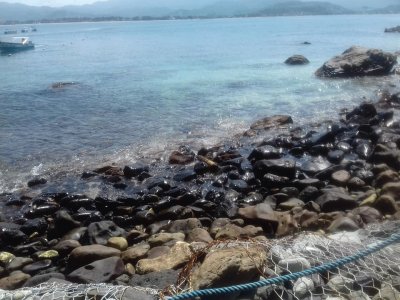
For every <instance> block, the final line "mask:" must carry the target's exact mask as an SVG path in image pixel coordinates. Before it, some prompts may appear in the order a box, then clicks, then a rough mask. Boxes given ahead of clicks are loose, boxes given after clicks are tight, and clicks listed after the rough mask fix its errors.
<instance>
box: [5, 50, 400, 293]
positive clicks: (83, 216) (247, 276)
mask: <svg viewBox="0 0 400 300" xmlns="http://www.w3.org/2000/svg"><path fill="white" fill-rule="evenodd" d="M353 50H354V49H353ZM355 51H358V52H357V53H359V51H360V49H359V48H357V49H355ZM347 53H348V52H347ZM347 53H345V55H346V54H347ZM370 53H371V55H373V56H374V57H376V56H377V52H376V51H372V52H370ZM357 55H358V54H357ZM358 57H360V55H358ZM388 60H389V61H390V62H391V63H393V58H392V57H391V56H390V57H389V59H388ZM388 60H385V63H386V62H387V61H388ZM358 61H359V60H358ZM336 63H337V59H336V62H335V64H336ZM339 65H340V64H339ZM343 65H345V64H342V66H343ZM368 67H374V66H372V65H371V64H368ZM375 69H376V68H375ZM386 69H388V68H387V67H386V66H385V70H386ZM354 70H355V69H351V72H353V73H354ZM320 72H322V71H320ZM378 72H379V74H380V72H381V71H378ZM328 73H329V74H333V71H332V69H329V72H325V71H324V74H323V75H321V76H324V77H326V76H327V74H328ZM364 73H365V74H369V73H371V72H368V71H364ZM372 73H373V72H372ZM338 74H341V75H340V76H342V74H343V73H342V72H341V71H339V72H338ZM373 74H375V73H373ZM392 76H396V75H392ZM333 77H335V76H333ZM399 107H400V92H399V91H396V90H393V91H392V92H390V93H383V95H382V97H381V99H380V100H379V101H378V102H376V103H372V102H363V103H362V104H360V105H359V106H357V107H355V108H352V109H350V110H343V111H341V112H340V115H339V117H338V118H333V119H332V120H331V121H329V122H326V123H323V124H309V125H308V126H303V127H298V126H296V125H294V122H293V120H292V118H291V117H290V116H285V115H279V116H271V117H266V118H264V119H262V120H259V121H257V122H255V123H254V124H252V125H251V126H250V128H249V130H248V131H246V132H245V133H244V134H243V137H241V138H239V139H238V141H237V142H236V143H232V144H225V145H216V146H214V147H211V148H207V149H206V148H203V149H198V150H197V151H193V150H192V149H189V148H188V147H180V148H179V149H177V151H174V152H173V153H171V155H170V157H169V162H168V164H167V165H165V166H160V165H146V164H143V163H140V162H137V163H134V164H131V165H126V166H116V165H110V166H102V167H100V168H98V169H96V170H88V171H87V172H84V173H83V174H82V176H81V178H80V179H79V181H81V182H82V184H83V185H84V186H87V187H89V186H96V187H100V188H99V189H97V192H96V193H95V195H94V194H93V193H92V192H90V193H89V192H88V193H86V192H87V191H88V190H82V192H81V193H77V192H73V193H71V192H70V191H68V190H66V189H65V188H63V187H62V186H59V189H58V190H56V191H51V190H48V189H47V190H46V186H48V185H49V184H50V182H47V180H46V179H44V178H34V179H32V180H31V181H29V182H28V183H27V186H28V187H27V189H26V190H24V191H20V192H16V193H12V194H2V195H0V202H1V203H2V204H1V205H2V206H3V209H2V211H3V214H2V215H1V216H0V218H1V221H2V222H0V228H1V231H0V241H1V243H0V245H1V246H0V248H1V249H0V251H1V252H0V289H3V290H14V289H17V288H21V287H31V286H35V285H37V284H40V283H44V282H46V283H54V282H55V283H60V284H63V283H111V284H117V285H131V286H143V287H154V288H157V289H160V290H162V289H164V288H165V287H167V286H169V285H172V284H175V283H176V281H177V279H178V277H179V273H180V272H181V271H182V270H183V271H185V269H182V268H184V267H185V266H186V265H187V264H188V263H189V262H193V260H192V259H193V257H194V256H197V257H198V260H197V263H198V267H197V268H195V271H194V272H192V274H186V275H187V276H189V277H190V278H191V279H190V283H191V287H192V288H194V289H201V288H206V287H218V286H224V285H229V284H237V283H243V282H249V281H253V280H257V279H258V278H259V277H260V273H259V272H258V271H257V268H258V267H259V266H261V265H263V264H264V263H265V260H266V256H267V254H266V253H262V251H261V252H260V250H259V249H258V248H257V247H256V246H255V247H254V248H251V247H250V248H248V249H246V250H243V248H240V247H233V248H228V249H217V250H216V251H212V252H210V253H208V254H207V255H200V254H199V253H203V254H204V252H202V251H203V250H202V249H207V248H208V247H210V245H214V244H215V243H217V241H226V240H234V241H237V240H246V239H252V240H254V241H260V242H263V241H267V240H269V239H274V238H277V237H284V236H289V235H291V234H294V233H298V232H301V231H319V232H321V231H323V232H325V233H336V232H341V231H356V230H358V229H360V228H363V227H365V226H366V225H368V224H371V223H374V222H379V221H382V220H389V219H390V220H396V219H399V218H400V209H399V204H400V200H399V199H400V175H399V170H400V122H399V121H398V118H397V116H396V115H397V113H398V108H399ZM277 263H278V264H282V265H285V264H286V265H287V264H289V262H285V261H280V262H279V261H278V262H277ZM292 263H293V265H296V264H297V265H298V261H295V262H292ZM306 264H310V262H307V263H306ZM294 268H295V267H294ZM234 270H235V271H234ZM289 271H295V270H294V269H293V270H289ZM183 273H184V272H183ZM183 273H182V274H183ZM232 273H234V274H235V275H234V276H227V274H228V275H229V274H230V275H231V274H232ZM210 274H211V275H210ZM397 276H400V272H399V273H398V274H397ZM185 288H188V286H183V287H181V289H185ZM378 291H379V289H378V288H377V289H375V290H373V291H371V292H370V294H369V296H370V297H371V299H375V298H374V297H375V296H376V295H377V293H378ZM236 296H239V295H236ZM136 297H138V296H136ZM146 297H148V298H146ZM255 297H259V298H255ZM260 297H261V296H255V295H253V296H252V297H251V298H240V299H275V298H268V297H267V296H265V298H262V297H261V298H260ZM303 298H304V297H303ZM130 299H136V298H135V296H132V297H131V298H130ZM138 299H139V298H138ZM140 299H154V296H144V295H142V296H140ZM232 299H235V298H232ZM377 299H378V298H377ZM393 299H395V298H393Z"/></svg>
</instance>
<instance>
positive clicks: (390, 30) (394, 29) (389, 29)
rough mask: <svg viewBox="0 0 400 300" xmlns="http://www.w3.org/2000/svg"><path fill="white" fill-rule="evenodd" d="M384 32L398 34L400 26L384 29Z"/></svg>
mask: <svg viewBox="0 0 400 300" xmlns="http://www.w3.org/2000/svg"><path fill="white" fill-rule="evenodd" d="M385 32H400V26H396V27H391V28H385Z"/></svg>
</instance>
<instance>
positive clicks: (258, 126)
mask: <svg viewBox="0 0 400 300" xmlns="http://www.w3.org/2000/svg"><path fill="white" fill-rule="evenodd" d="M292 123H293V120H292V117H291V116H287V115H274V116H271V117H266V118H263V119H261V120H258V121H256V122H254V123H253V124H252V125H251V126H250V129H252V130H267V129H271V128H274V127H278V126H282V125H287V124H292Z"/></svg>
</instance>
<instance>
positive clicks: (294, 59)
mask: <svg viewBox="0 0 400 300" xmlns="http://www.w3.org/2000/svg"><path fill="white" fill-rule="evenodd" d="M308 63H310V61H309V60H308V59H307V58H305V57H304V56H303V55H293V56H291V57H289V58H288V59H287V60H285V64H287V65H306V64H308Z"/></svg>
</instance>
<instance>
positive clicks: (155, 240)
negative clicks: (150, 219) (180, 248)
mask: <svg viewBox="0 0 400 300" xmlns="http://www.w3.org/2000/svg"><path fill="white" fill-rule="evenodd" d="M184 240H185V234H184V233H182V232H177V233H168V232H161V233H157V234H154V235H152V236H151V237H150V238H149V239H148V240H147V242H148V243H149V244H150V246H151V247H155V246H162V245H164V244H167V243H171V242H179V241H180V242H183V241H184Z"/></svg>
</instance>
